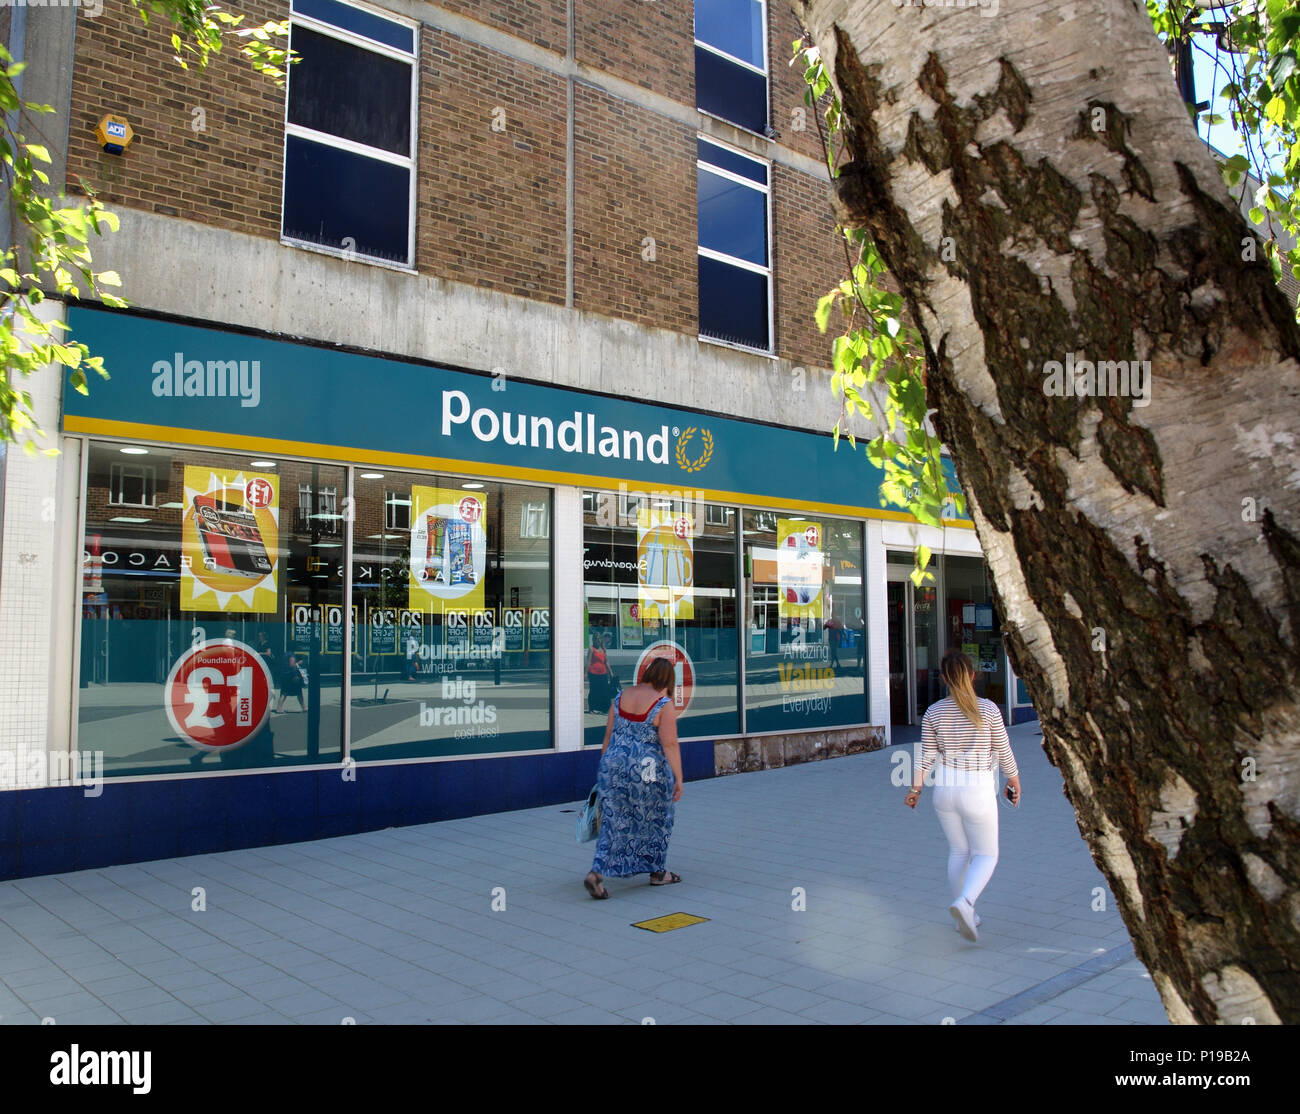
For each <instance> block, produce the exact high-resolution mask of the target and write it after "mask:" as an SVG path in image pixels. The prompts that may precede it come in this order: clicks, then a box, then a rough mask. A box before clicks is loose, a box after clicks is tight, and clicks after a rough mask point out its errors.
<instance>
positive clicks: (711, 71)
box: [695, 0, 768, 135]
mask: <svg viewBox="0 0 1300 1114" xmlns="http://www.w3.org/2000/svg"><path fill="white" fill-rule="evenodd" d="M695 105H696V107H697V108H700V109H703V110H704V111H705V112H708V113H710V114H711V115H713V116H720V117H722V119H724V120H730V121H731V123H733V124H737V125H739V126H740V127H742V128H745V129H747V130H749V131H752V132H758V133H759V134H760V135H765V134H766V133H767V130H768V123H767V112H768V109H767V3H766V0H695Z"/></svg>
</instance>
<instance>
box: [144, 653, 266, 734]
mask: <svg viewBox="0 0 1300 1114" xmlns="http://www.w3.org/2000/svg"><path fill="white" fill-rule="evenodd" d="M163 704H164V707H165V708H166V711H167V718H168V719H169V720H170V721H171V725H172V728H173V729H174V730H175V731H176V733H177V734H178V735H180V736H181V738H182V739H184V740H185V741H186V742H187V743H190V744H192V745H193V746H196V747H199V748H201V749H203V750H236V749H238V748H239V747H241V746H243V745H244V744H245V743H246V742H248V740H249V739H251V738H252V737H253V736H254V735H256V734H257V733H258V732H259V731H261V730H262V727H263V725H264V724H265V723H266V720H267V717H268V716H269V715H270V714H271V671H270V670H269V669H268V668H267V665H266V661H265V660H264V659H263V658H262V656H261V655H260V654H259V653H257V651H256V650H254V649H253V648H252V647H251V646H247V645H245V644H244V643H242V642H235V641H233V640H223V641H220V642H204V643H203V644H202V645H199V646H194V647H191V648H190V649H189V650H187V651H186V652H185V653H184V654H182V655H181V656H180V658H179V660H178V661H177V662H176V664H175V665H173V666H172V671H171V673H170V674H169V675H168V677H167V685H166V688H165V689H164V696H163Z"/></svg>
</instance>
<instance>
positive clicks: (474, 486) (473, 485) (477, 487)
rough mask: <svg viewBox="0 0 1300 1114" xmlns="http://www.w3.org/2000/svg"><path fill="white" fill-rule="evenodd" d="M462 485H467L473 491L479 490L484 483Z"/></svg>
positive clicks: (464, 485) (463, 485)
mask: <svg viewBox="0 0 1300 1114" xmlns="http://www.w3.org/2000/svg"><path fill="white" fill-rule="evenodd" d="M460 486H461V487H467V488H469V489H470V490H471V491H477V490H478V489H479V488H481V487H482V486H483V485H482V484H461V485H460Z"/></svg>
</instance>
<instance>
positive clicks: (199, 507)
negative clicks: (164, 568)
mask: <svg viewBox="0 0 1300 1114" xmlns="http://www.w3.org/2000/svg"><path fill="white" fill-rule="evenodd" d="M184 507H185V510H184V518H183V520H182V522H181V602H180V609H181V610H182V611H224V612H232V613H233V612H240V613H244V614H265V613H268V612H274V611H275V610H276V609H277V608H276V601H277V597H278V582H279V562H278V555H279V549H280V478H279V476H276V475H267V474H265V473H262V472H245V471H243V470H237V471H234V472H220V471H216V470H214V469H213V468H211V467H208V466H206V465H195V464H187V465H186V466H185V496H184Z"/></svg>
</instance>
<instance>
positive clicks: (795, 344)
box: [772, 166, 844, 367]
mask: <svg viewBox="0 0 1300 1114" xmlns="http://www.w3.org/2000/svg"><path fill="white" fill-rule="evenodd" d="M772 187H773V188H772V238H773V241H774V244H773V247H774V252H773V254H774V259H775V264H776V266H775V270H776V335H777V352H778V353H779V354H780V355H782V356H784V357H786V358H787V359H789V360H791V361H792V362H794V363H796V364H803V365H805V366H809V367H829V366H830V362H831V335H830V334H829V333H820V332H818V330H817V325H816V323H815V322H814V320H813V314H814V312H815V311H816V309H817V299H818V298H820V297H821V296H822V295H823V294H825V293H826V292H827V291H828V290H830V289H831V288H832V287H833V286H835V285H836V284H837V283H838V282H839V281H840V279H842V278H843V277H844V252H843V250H842V249H841V248H840V246H839V243H840V241H839V240H838V238H837V237H836V235H835V219H834V217H833V216H832V215H831V211H830V202H829V200H828V197H827V191H828V189H829V186H828V184H827V183H826V182H821V181H818V180H817V179H815V178H810V177H809V176H808V175H807V174H801V173H800V172H799V171H797V170H791V169H790V168H789V167H785V166H774V167H772ZM832 324H834V319H832Z"/></svg>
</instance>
